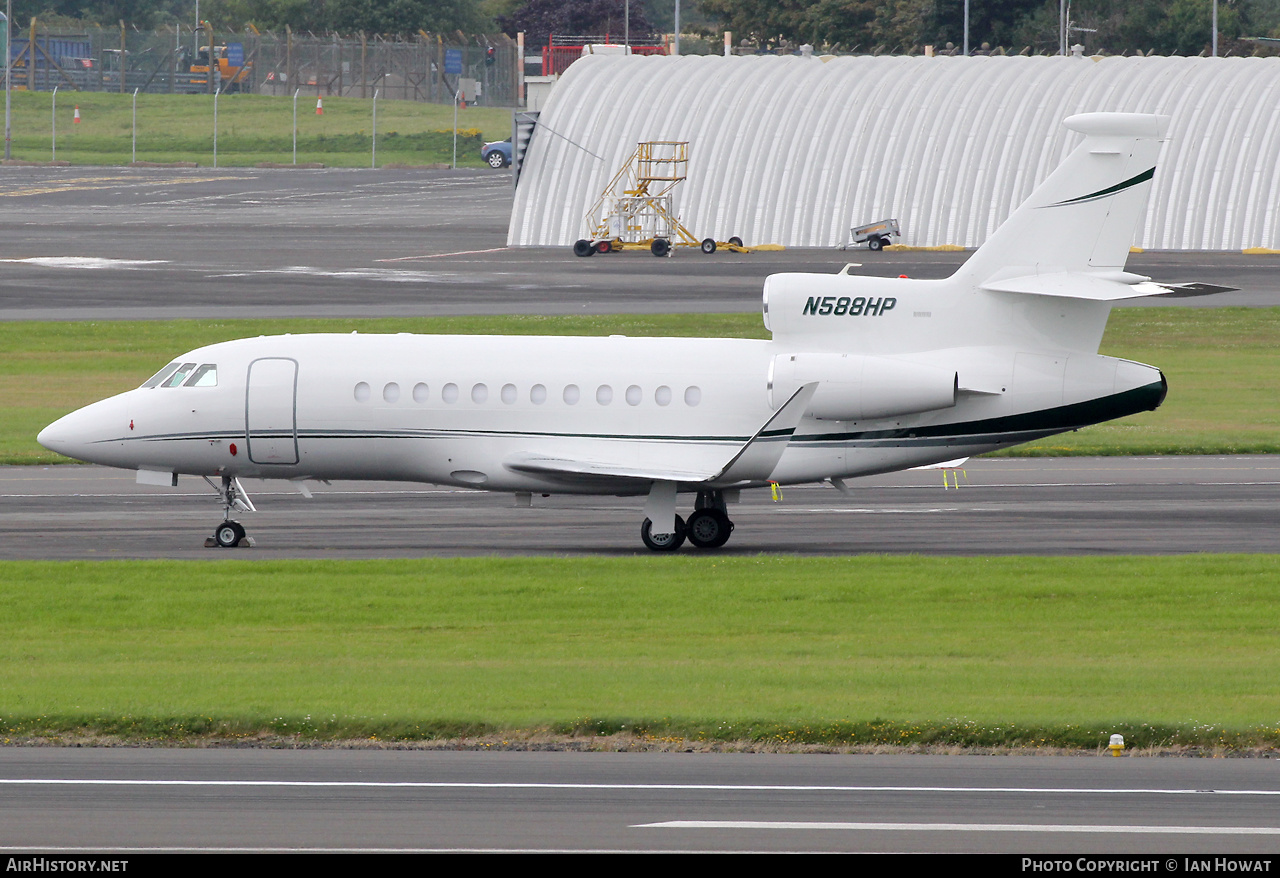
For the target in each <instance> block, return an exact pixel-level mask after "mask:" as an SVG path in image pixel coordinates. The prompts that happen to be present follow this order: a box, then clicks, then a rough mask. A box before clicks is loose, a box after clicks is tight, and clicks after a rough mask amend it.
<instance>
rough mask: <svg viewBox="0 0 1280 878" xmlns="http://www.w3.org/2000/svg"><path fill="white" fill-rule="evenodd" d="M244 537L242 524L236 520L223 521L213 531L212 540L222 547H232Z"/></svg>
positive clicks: (238, 543)
mask: <svg viewBox="0 0 1280 878" xmlns="http://www.w3.org/2000/svg"><path fill="white" fill-rule="evenodd" d="M243 539H245V532H244V526H243V525H241V524H240V522H238V521H224V522H222V524H220V525H218V529H217V530H215V531H214V532H213V541H214V542H215V543H217V544H218V546H219V547H221V548H223V549H233V548H235V547H236V546H238V545H240V541H241V540H243Z"/></svg>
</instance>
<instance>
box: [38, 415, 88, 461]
mask: <svg viewBox="0 0 1280 878" xmlns="http://www.w3.org/2000/svg"><path fill="white" fill-rule="evenodd" d="M83 412H84V409H79V410H78V411H74V412H72V413H71V414H69V415H63V416H62V417H61V418H58V420H56V421H54V422H53V423H52V424H50V425H49V426H47V427H45V428H44V429H43V430H41V431H40V432H39V433H38V434H36V441H37V442H39V443H40V444H41V445H43V446H44V447H45V448H47V449H49V450H50V451H56V452H57V453H58V454H65V455H66V456H67V457H75V458H78V459H81V460H83V456H82V453H77V452H83V449H84V446H86V445H87V444H88V440H89V437H88V436H86V435H85V433H86V431H85V430H84V427H85V423H84V422H85V418H84V416H83V414H82V413H83Z"/></svg>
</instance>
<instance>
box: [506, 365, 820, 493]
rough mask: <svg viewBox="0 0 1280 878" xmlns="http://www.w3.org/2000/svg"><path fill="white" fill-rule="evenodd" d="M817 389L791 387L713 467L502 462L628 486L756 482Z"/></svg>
mask: <svg viewBox="0 0 1280 878" xmlns="http://www.w3.org/2000/svg"><path fill="white" fill-rule="evenodd" d="M817 389H818V385H817V383H816V382H814V383H811V384H806V385H804V386H803V387H801V388H799V389H798V390H796V392H795V393H793V394H792V395H791V398H790V399H788V400H787V402H786V403H785V404H784V405H783V406H782V407H781V408H780V409H778V410H777V411H776V412H774V413H773V415H772V416H771V417H770V418H769V420H767V421H765V423H764V425H763V426H762V427H760V429H758V430H757V431H756V432H755V434H754V435H753V436H752V437H751V438H750V439H748V440H747V442H746V443H745V444H744V445H743V446H742V447H741V448H739V449H738V450H737V451H736V452H735V453H734V455H733V457H731V458H729V460H728V462H726V463H725V464H724V465H723V466H720V467H716V468H714V469H711V468H701V469H695V468H690V469H681V468H680V467H678V466H674V467H670V468H668V467H662V468H658V467H637V466H632V465H629V464H623V463H618V462H610V461H607V460H575V459H571V458H564V457H555V456H552V455H546V454H536V453H532V452H522V453H518V454H513V455H511V456H509V457H508V458H507V459H506V460H504V461H503V462H502V465H503V466H505V467H506V468H507V469H509V470H511V471H513V472H518V473H529V474H531V475H540V476H547V477H549V478H551V479H554V480H556V481H566V482H577V483H590V482H595V483H604V484H610V483H614V484H616V483H619V482H621V483H625V484H628V485H629V486H632V487H641V485H642V484H643V485H647V484H652V483H653V482H678V483H682V484H691V483H692V484H697V483H703V482H723V481H728V482H742V481H761V482H762V481H766V480H767V479H768V478H769V476H770V475H771V474H772V473H773V470H774V468H775V467H776V466H777V465H778V461H779V460H780V459H781V458H782V453H783V451H785V450H786V447H787V443H788V442H790V441H791V436H792V434H794V433H795V431H796V427H798V426H799V424H800V420H801V419H802V418H803V417H804V414H805V411H806V410H807V409H808V407H809V401H810V400H811V399H813V394H814V392H815V391H816V390H817Z"/></svg>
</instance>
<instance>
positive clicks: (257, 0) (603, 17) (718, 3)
mask: <svg viewBox="0 0 1280 878" xmlns="http://www.w3.org/2000/svg"><path fill="white" fill-rule="evenodd" d="M675 2H676V0H630V3H628V2H627V0H201V2H200V4H199V9H200V18H202V19H204V20H207V21H210V22H211V23H212V24H213V25H214V27H215V28H217V29H218V30H219V31H222V32H227V31H240V30H243V29H245V28H246V27H248V26H249V25H252V26H254V27H256V28H258V29H259V30H283V29H284V28H285V27H286V26H287V27H290V28H292V29H293V30H294V31H296V32H307V31H310V32H312V33H316V34H321V33H343V34H353V33H361V32H363V33H369V34H383V35H387V36H390V35H404V36H410V35H413V34H416V33H418V32H419V31H426V32H428V33H453V32H455V31H460V32H462V33H463V34H476V33H496V32H498V31H505V32H506V33H508V34H509V35H511V36H514V35H515V34H516V33H517V32H518V31H523V32H524V33H525V34H526V45H527V46H531V47H532V46H538V45H541V44H542V41H545V39H546V37H547V35H548V34H551V33H563V34H606V33H607V34H609V35H611V36H614V35H618V36H620V35H621V34H622V33H623V31H624V29H626V28H627V24H628V17H627V11H628V7H629V30H630V33H631V35H632V36H633V37H635V38H637V39H641V38H646V37H651V36H653V35H654V34H655V33H659V34H660V33H669V32H670V31H671V30H672V29H673V27H674V11H675V9H674V7H675ZM1212 5H1213V0H1073V2H1072V3H1071V4H1070V8H1071V19H1072V22H1071V23H1072V25H1073V27H1074V28H1075V29H1074V30H1072V32H1071V34H1070V40H1069V42H1070V43H1072V44H1075V43H1080V44H1082V45H1084V47H1085V49H1086V51H1087V52H1089V53H1094V52H1104V51H1105V52H1110V53H1113V54H1119V53H1122V52H1135V51H1141V52H1151V51H1154V52H1156V53H1158V54H1184V55H1194V54H1199V53H1200V52H1201V51H1204V50H1206V49H1207V48H1208V46H1209V43H1210V39H1211V36H1210V21H1211V8H1212ZM969 6H970V10H969V42H970V46H971V48H979V47H981V46H982V44H984V43H985V44H987V45H988V46H991V47H995V46H1002V47H1005V48H1006V50H1007V51H1010V52H1019V51H1024V50H1028V49H1029V50H1030V51H1032V52H1054V51H1056V50H1057V47H1058V40H1059V10H1060V0H970V4H969ZM195 9H196V2H195V0H13V13H14V19H15V21H14V25H15V27H19V28H20V27H23V26H25V25H26V24H27V23H28V22H29V20H30V19H31V17H33V16H37V17H39V18H40V19H41V20H42V21H44V22H46V23H47V24H50V25H51V26H52V25H55V24H58V23H63V24H64V25H74V24H76V23H84V24H99V25H105V26H111V25H115V24H116V23H117V22H118V21H125V22H127V23H129V24H131V25H133V26H135V27H138V28H140V29H150V28H156V27H163V26H166V25H172V24H174V23H181V24H182V25H183V26H185V27H190V26H192V25H193V24H194V23H195ZM963 15H964V0H681V32H682V33H684V34H687V35H698V34H701V35H703V36H706V37H707V38H708V39H707V40H706V41H705V43H704V45H705V46H706V47H707V49H708V50H714V48H715V46H716V44H717V43H716V41H717V40H718V39H719V35H720V34H721V32H723V31H725V30H728V31H732V32H733V35H734V40H735V42H736V43H742V42H745V43H746V45H747V47H748V48H758V49H760V50H762V51H764V50H771V49H772V50H779V49H780V50H787V49H790V48H794V47H795V46H798V45H800V44H805V43H807V44H809V45H812V46H814V47H815V49H816V50H818V51H835V52H873V51H880V52H909V51H918V50H919V49H920V48H921V47H923V46H926V45H933V46H936V47H939V48H941V47H945V46H946V45H947V44H948V43H950V44H952V45H960V44H961V42H962V41H963V38H964V35H963ZM1218 28H1219V34H1220V37H1219V45H1220V49H1221V51H1223V52H1224V53H1225V52H1226V51H1228V50H1230V51H1232V52H1234V53H1236V54H1249V53H1252V52H1254V51H1255V50H1256V49H1257V48H1259V47H1280V43H1268V42H1265V41H1264V42H1250V41H1247V40H1245V39H1243V38H1247V37H1280V0H1219V3H1218Z"/></svg>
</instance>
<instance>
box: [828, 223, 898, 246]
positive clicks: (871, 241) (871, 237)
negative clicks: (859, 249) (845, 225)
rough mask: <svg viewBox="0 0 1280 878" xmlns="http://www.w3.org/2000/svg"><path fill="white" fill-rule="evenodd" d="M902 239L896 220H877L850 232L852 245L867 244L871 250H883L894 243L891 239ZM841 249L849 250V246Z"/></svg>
mask: <svg viewBox="0 0 1280 878" xmlns="http://www.w3.org/2000/svg"><path fill="white" fill-rule="evenodd" d="M900 237H902V232H901V231H900V230H899V228H898V221H897V220H896V219H882V220H876V221H875V222H873V223H867V224H866V225H865V226H855V227H853V228H852V229H850V230H849V238H850V239H851V240H852V243H854V244H866V245H867V247H868V248H869V249H871V250H882V249H884V248H885V247H888V246H889V245H890V244H892V243H893V241H891V240H890V238H900ZM840 249H841V250H848V249H849V244H845V245H844V246H843V247H841V248H840Z"/></svg>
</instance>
